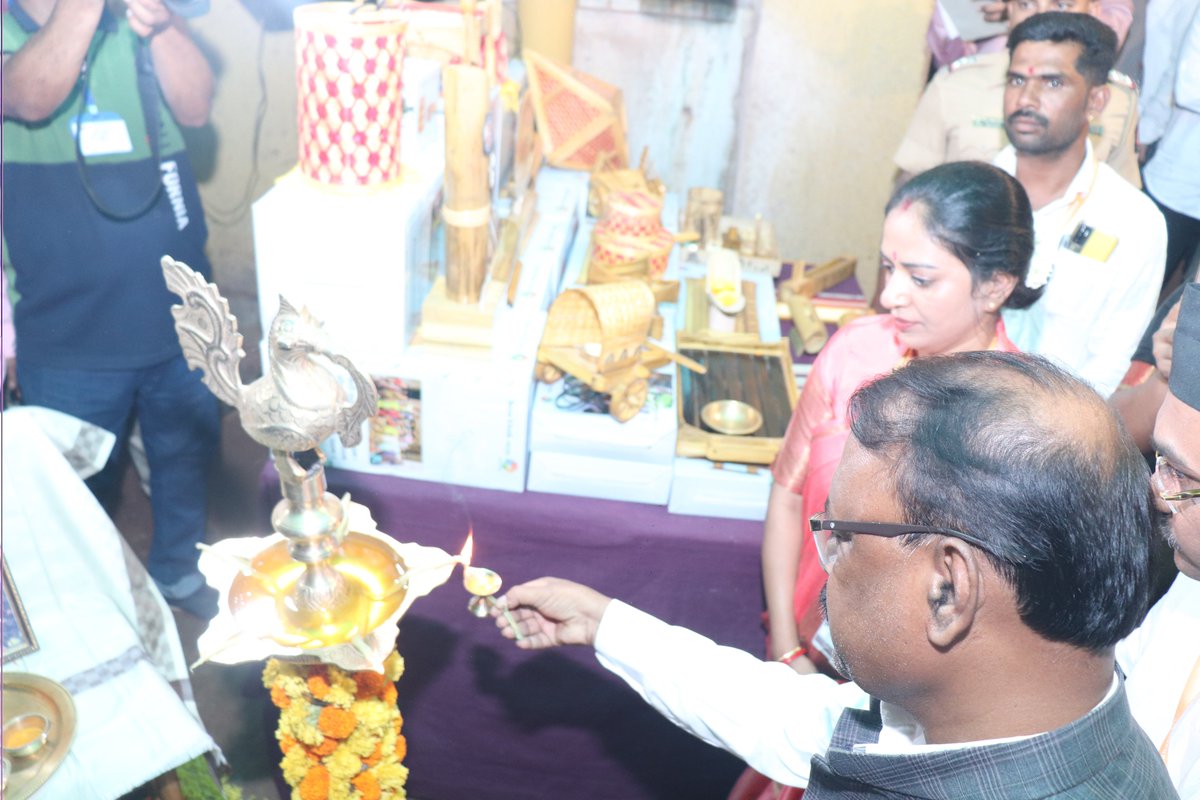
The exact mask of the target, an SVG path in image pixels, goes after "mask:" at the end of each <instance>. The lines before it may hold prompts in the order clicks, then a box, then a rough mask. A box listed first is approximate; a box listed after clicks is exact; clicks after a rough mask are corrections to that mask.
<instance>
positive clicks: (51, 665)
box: [3, 408, 214, 800]
mask: <svg viewBox="0 0 1200 800" xmlns="http://www.w3.org/2000/svg"><path fill="white" fill-rule="evenodd" d="M3 430H4V447H3V459H4V472H3V474H4V480H3V497H4V505H3V529H4V559H5V561H6V563H7V564H8V568H9V570H10V572H11V573H12V578H13V583H14V585H15V587H16V592H17V594H18V596H19V598H20V601H21V603H22V604H23V605H24V609H25V612H26V614H27V615H28V618H29V625H30V627H31V629H32V632H33V636H34V638H35V639H36V641H37V645H38V650H36V651H35V652H32V653H29V654H27V655H24V656H21V657H19V658H15V659H13V660H11V661H9V662H8V663H6V664H5V665H4V673H5V675H4V679H5V684H6V687H5V693H6V694H7V693H8V692H9V690H10V689H11V688H13V687H12V686H11V685H10V684H14V683H16V682H18V681H20V680H22V678H21V676H20V675H19V673H24V674H32V675H33V676H37V677H41V678H49V679H50V680H52V681H56V682H57V683H58V684H61V685H62V687H63V688H65V689H66V691H67V692H68V693H69V695H70V701H67V700H66V699H65V698H64V699H63V701H62V705H66V706H67V710H68V711H69V710H71V709H73V713H63V714H62V717H63V718H67V719H69V718H72V717H73V721H74V725H73V728H74V730H73V732H72V735H71V741H70V745H69V749H68V750H67V752H66V755H65V758H64V759H63V760H62V762H61V763H60V764H59V765H58V767H57V769H56V770H55V771H54V772H53V774H51V775H50V776H49V779H48V780H47V781H46V782H45V784H44V785H42V786H41V788H40V789H38V790H37V796H38V797H45V798H71V800H110V799H111V798H114V797H119V796H120V795H122V794H125V793H126V792H129V791H130V790H132V789H134V788H136V787H138V786H140V785H142V784H144V783H146V782H147V781H150V780H152V779H154V778H156V777H158V776H159V775H161V774H163V773H165V772H168V771H170V770H172V769H174V768H175V767H178V766H179V765H181V764H183V763H184V762H187V761H189V760H191V759H193V758H195V757H196V756H198V755H200V754H202V753H204V752H206V751H208V750H212V749H213V748H214V745H213V742H212V740H211V739H210V738H209V736H208V734H207V733H206V732H205V730H204V727H203V726H202V725H201V724H200V721H199V719H198V718H197V717H196V716H195V715H194V714H195V707H194V705H192V704H191V702H190V698H191V686H190V684H189V683H188V681H187V668H186V665H185V663H184V659H183V651H182V649H181V647H180V644H179V636H178V634H177V633H176V631H175V621H174V619H173V617H172V616H171V613H170V611H169V610H168V609H167V607H166V604H165V603H164V602H163V600H162V597H161V596H160V595H159V594H158V591H157V590H156V589H155V588H154V586H153V584H152V582H151V581H150V578H149V576H148V575H147V574H146V571H145V569H144V568H143V567H142V565H141V564H140V563H139V562H138V560H137V558H136V557H135V556H134V555H133V553H132V552H131V551H130V550H129V548H128V546H126V545H125V543H124V540H123V539H122V538H121V536H120V534H119V533H118V532H117V529H116V528H115V527H113V524H112V522H111V521H110V520H109V518H108V516H107V515H106V514H105V513H104V511H103V510H102V509H101V507H100V505H99V504H98V503H97V502H96V500H95V498H93V497H92V494H91V492H89V491H88V489H87V487H86V486H85V485H84V483H83V481H82V480H80V476H79V475H78V474H77V473H76V469H80V470H81V471H83V474H90V472H94V471H95V470H96V469H97V468H98V467H99V466H100V465H102V464H103V463H104V461H105V460H106V458H107V455H108V451H109V449H110V448H111V447H112V438H113V437H112V434H110V433H107V432H106V431H101V430H100V429H98V428H95V427H94V426H90V425H87V424H86V423H81V422H80V421H79V420H77V419H74V418H73V417H67V416H66V415H64V414H59V413H58V412H54V411H49V410H47V409H39V408H15V409H10V410H8V411H5V412H4V415H3ZM89 470H90V472H89ZM34 680H36V677H35V678H34ZM181 695H182V697H186V698H188V702H187V703H185V702H184V701H183V700H181ZM60 710H61V708H60ZM5 715H6V718H7V715H8V710H7V709H5ZM62 727H63V728H66V727H70V726H67V725H64V726H62ZM50 733H51V744H54V742H55V737H62V736H64V734H67V733H68V731H66V730H60V729H55V728H52V729H51V732H50ZM40 757H41V756H39V758H40ZM31 761H32V759H31ZM17 766H18V767H22V766H23V765H22V764H18V765H17ZM8 789H9V791H10V792H15V794H14V795H13V796H23V795H22V793H21V792H20V791H17V790H16V786H15V781H14V782H10V785H9V787H8ZM6 796H9V795H6Z"/></svg>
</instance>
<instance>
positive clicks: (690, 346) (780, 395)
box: [675, 334, 799, 464]
mask: <svg viewBox="0 0 1200 800" xmlns="http://www.w3.org/2000/svg"><path fill="white" fill-rule="evenodd" d="M677 343H678V346H679V351H680V353H681V354H683V355H686V356H688V357H690V358H693V359H695V360H696V361H698V362H699V363H700V364H702V365H704V366H705V367H706V369H707V372H706V373H698V372H690V373H689V372H684V371H683V370H680V371H679V376H678V378H679V380H678V386H679V400H680V402H679V403H678V408H679V434H678V438H677V439H676V445H675V453H676V455H679V456H684V457H688V458H707V459H709V460H711V461H718V462H720V461H733V462H738V463H742V464H770V463H771V462H772V461H774V460H775V456H776V454H777V453H778V452H779V448H780V447H781V446H782V445H783V437H784V434H785V433H786V432H787V426H788V422H789V421H790V420H791V416H792V409H793V408H795V405H796V402H797V400H798V399H799V391H798V390H797V388H796V380H795V378H794V377H793V376H792V369H791V354H790V352H789V350H788V344H787V342H786V341H781V342H776V343H773V344H761V343H759V344H755V345H734V344H720V343H714V342H707V341H704V340H703V339H696V338H693V337H691V336H689V335H687V334H680V335H679V336H678V337H677ZM714 400H740V401H741V402H743V403H746V404H748V405H750V406H751V407H753V408H754V409H756V410H757V411H758V412H759V413H760V414H761V415H762V417H763V425H762V427H761V428H759V429H758V430H757V431H755V432H754V433H753V434H750V435H748V436H730V435H727V434H721V433H714V432H711V431H710V430H708V429H707V428H706V426H705V425H704V423H703V422H702V420H701V409H702V408H704V406H705V405H707V404H708V403H710V402H712V401H714Z"/></svg>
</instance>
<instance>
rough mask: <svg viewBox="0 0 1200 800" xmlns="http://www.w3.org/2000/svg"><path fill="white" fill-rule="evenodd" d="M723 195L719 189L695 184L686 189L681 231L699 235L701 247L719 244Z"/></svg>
mask: <svg viewBox="0 0 1200 800" xmlns="http://www.w3.org/2000/svg"><path fill="white" fill-rule="evenodd" d="M724 203H725V195H724V194H723V193H722V192H721V190H720V189H711V188H709V187H706V186H697V187H695V188H692V189H688V193H687V204H686V205H685V206H684V210H683V225H682V228H683V231H682V232H683V233H690V234H694V235H696V236H698V237H699V244H700V246H701V247H708V246H709V245H710V244H712V245H720V244H721V212H722V209H723V208H724Z"/></svg>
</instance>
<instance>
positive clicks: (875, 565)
mask: <svg viewBox="0 0 1200 800" xmlns="http://www.w3.org/2000/svg"><path fill="white" fill-rule="evenodd" d="M1146 484H1147V474H1146V466H1145V462H1144V461H1143V460H1142V458H1141V455H1140V454H1139V452H1138V450H1137V448H1136V447H1135V446H1134V444H1133V443H1132V441H1131V440H1130V438H1129V436H1128V434H1126V432H1125V431H1124V429H1123V428H1122V427H1121V426H1120V424H1119V423H1118V422H1117V420H1116V418H1115V417H1114V416H1113V414H1112V413H1111V411H1110V410H1109V409H1108V407H1107V406H1106V405H1105V403H1104V402H1103V401H1102V400H1101V399H1100V398H1099V396H1098V395H1096V393H1095V392H1093V391H1092V390H1091V389H1090V388H1088V387H1087V386H1086V385H1085V384H1083V383H1082V382H1080V381H1079V380H1077V379H1076V378H1073V377H1071V376H1070V375H1068V374H1067V373H1066V372H1064V371H1062V370H1060V369H1058V368H1056V367H1054V366H1052V365H1051V364H1050V363H1049V362H1047V361H1045V360H1043V359H1039V358H1037V357H1034V356H1024V355H1020V354H1005V353H990V352H986V353H963V354H958V355H954V356H946V357H939V358H929V359H916V360H914V361H912V362H911V363H910V364H909V365H907V366H906V367H904V368H903V369H900V370H897V371H896V372H894V373H892V374H891V375H889V376H887V377H884V378H881V379H879V380H877V381H875V382H873V383H871V384H868V385H867V386H865V387H863V388H862V389H860V390H859V391H858V392H857V393H856V394H855V395H854V398H853V400H852V401H851V437H850V439H849V440H848V442H847V445H846V449H845V452H844V454H843V456H842V460H841V462H840V464H839V466H838V469H837V472H836V473H835V475H834V479H833V484H832V487H831V491H830V495H829V503H828V506H827V513H826V514H824V515H818V517H816V518H814V519H813V520H812V521H811V522H810V523H809V524H810V527H811V529H812V530H813V531H814V535H815V536H816V537H817V543H818V550H819V551H820V553H821V558H822V563H823V564H824V565H825V566H826V569H827V570H828V571H829V580H828V583H827V586H826V590H825V597H824V602H825V605H826V610H827V616H828V620H829V626H830V631H831V634H832V638H833V643H834V646H835V648H836V651H837V657H836V664H837V666H838V668H839V670H840V671H841V672H842V673H843V674H844V675H846V676H847V677H849V678H851V679H852V682H850V683H845V684H838V683H836V682H834V681H832V680H831V679H829V678H827V677H825V676H823V675H799V674H797V673H796V672H794V671H793V670H792V668H791V667H790V666H788V665H786V664H781V663H773V662H767V663H764V662H762V661H759V660H758V659H756V658H755V657H753V656H751V655H750V654H748V653H744V652H741V651H737V650H734V649H731V648H725V647H720V646H718V645H716V644H714V643H713V642H711V641H709V640H707V639H705V638H703V637H701V636H699V635H698V634H695V633H693V632H691V631H688V630H686V629H683V628H678V627H673V626H670V625H669V624H667V623H666V622H662V621H660V620H657V619H655V618H653V617H651V616H649V615H647V614H645V613H643V612H641V611H639V610H637V609H635V608H633V607H631V606H629V605H627V604H625V603H622V602H621V601H620V600H614V599H610V598H608V597H605V596H604V595H602V594H600V593H598V592H596V591H595V590H593V589H590V588H588V587H585V586H582V585H579V584H574V583H570V582H568V581H562V580H559V579H555V578H543V579H540V580H537V581H533V582H531V583H527V584H524V585H522V586H517V587H515V588H513V589H512V590H510V591H509V592H508V594H507V595H506V596H505V598H504V603H505V604H506V605H507V609H508V610H509V612H510V614H511V616H512V617H513V619H512V620H508V619H506V618H505V616H503V615H501V616H498V617H497V625H498V626H499V627H500V628H501V631H502V633H503V634H504V635H505V636H506V637H508V638H515V637H516V633H517V632H516V631H515V630H514V629H513V626H514V625H515V626H517V627H519V629H520V633H521V634H522V637H521V638H520V639H518V640H517V642H516V644H517V646H518V647H523V648H527V649H537V648H543V647H552V646H557V645H563V644H583V645H593V646H594V647H595V648H596V653H597V656H598V657H599V659H600V661H601V663H602V664H604V665H605V666H606V667H607V668H608V669H610V670H612V671H613V672H614V673H616V674H617V675H619V676H620V677H622V678H623V679H624V680H625V681H626V682H628V683H629V684H630V686H632V687H633V688H634V689H635V690H636V691H637V692H639V693H640V694H641V695H642V696H643V697H644V698H645V699H646V700H647V701H648V702H649V703H651V705H653V706H654V707H655V708H657V709H658V710H659V711H660V712H662V713H663V714H664V715H665V716H667V717H668V718H669V719H671V720H672V721H674V722H675V723H676V724H678V725H680V726H681V727H683V728H685V729H686V730H688V731H690V732H691V733H693V734H695V735H696V736H698V737H700V738H701V739H703V740H705V741H707V742H709V743H710V744H713V745H715V746H718V747H723V748H725V749H727V750H729V751H730V752H732V753H734V754H735V755H738V756H739V757H741V758H743V759H744V760H745V761H746V762H747V763H748V764H749V765H750V766H751V767H753V768H754V769H756V770H758V771H759V772H761V773H763V774H764V775H767V776H768V777H770V778H771V779H772V780H775V781H778V782H779V783H781V784H784V785H788V786H803V787H807V788H806V794H805V797H806V800H823V799H824V798H832V797H837V798H839V800H846V798H874V797H920V798H945V799H946V800H951V799H952V798H953V799H954V800H958V799H959V798H977V799H979V798H982V799H983V800H988V799H989V798H995V800H1021V799H1022V798H1027V799H1028V800H1032V799H1033V798H1098V797H1105V798H1107V797H1112V798H1117V797H1119V798H1122V799H1123V800H1130V799H1136V798H1146V800H1150V798H1153V799H1154V800H1161V799H1162V798H1172V797H1176V796H1177V795H1176V793H1175V791H1174V789H1173V788H1172V786H1171V782H1170V779H1169V778H1168V775H1167V771H1166V768H1165V767H1164V764H1163V762H1162V760H1161V758H1160V757H1159V755H1158V753H1157V752H1156V748H1155V745H1154V744H1152V743H1151V742H1150V740H1149V739H1148V738H1147V736H1146V735H1145V734H1144V733H1143V732H1142V731H1141V729H1139V728H1138V726H1137V724H1136V723H1135V722H1134V719H1133V717H1132V715H1131V713H1130V710H1129V704H1128V702H1127V699H1126V693H1125V687H1124V683H1123V681H1122V680H1121V677H1120V674H1119V673H1118V672H1117V671H1116V670H1115V668H1114V658H1113V648H1114V646H1115V645H1116V644H1117V642H1119V641H1120V640H1121V639H1123V638H1124V637H1126V636H1127V635H1128V634H1129V633H1130V632H1131V631H1132V630H1133V629H1134V628H1135V627H1136V626H1137V624H1138V622H1139V621H1140V620H1141V618H1142V616H1143V614H1144V612H1145V608H1146V603H1147V595H1148V584H1149V577H1148V574H1147V569H1146V560H1147V553H1148V542H1149V537H1150V536H1151V535H1152V529H1153V527H1154V525H1155V515H1154V512H1153V509H1152V508H1151V505H1150V497H1149V492H1148V491H1147V485H1146Z"/></svg>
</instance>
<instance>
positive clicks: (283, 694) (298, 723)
mask: <svg viewBox="0 0 1200 800" xmlns="http://www.w3.org/2000/svg"><path fill="white" fill-rule="evenodd" d="M383 667H384V671H383V673H378V672H345V671H343V670H342V669H340V668H338V667H337V666H334V665H332V664H296V663H291V662H284V661H279V660H278V659H271V660H269V661H268V662H267V666H266V669H264V670H263V684H264V685H265V686H266V687H267V688H268V689H270V691H271V702H272V703H274V704H275V706H276V707H277V708H279V727H278V729H277V730H276V732H275V738H276V739H278V740H279V749H280V751H281V752H282V753H283V760H282V761H281V762H280V768H281V769H282V771H283V777H284V780H286V781H287V782H288V785H290V786H291V787H292V800H400V798H404V797H406V796H407V795H406V793H405V789H404V784H405V782H406V781H407V780H408V768H407V767H405V766H404V764H402V763H401V762H402V761H403V760H404V757H405V755H406V754H407V752H408V742H407V741H406V740H405V738H404V735H403V734H401V733H400V730H401V726H402V725H403V717H402V716H401V715H400V710H399V709H398V708H396V686H395V683H394V682H395V681H396V680H397V679H398V678H399V677H400V675H401V674H402V673H403V672H404V659H403V658H401V657H400V655H399V654H398V653H396V652H395V651H392V653H391V655H389V656H388V657H387V658H386V659H385V660H384V664H383Z"/></svg>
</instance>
